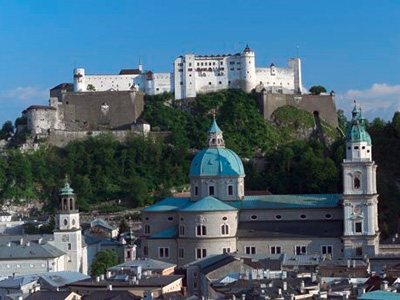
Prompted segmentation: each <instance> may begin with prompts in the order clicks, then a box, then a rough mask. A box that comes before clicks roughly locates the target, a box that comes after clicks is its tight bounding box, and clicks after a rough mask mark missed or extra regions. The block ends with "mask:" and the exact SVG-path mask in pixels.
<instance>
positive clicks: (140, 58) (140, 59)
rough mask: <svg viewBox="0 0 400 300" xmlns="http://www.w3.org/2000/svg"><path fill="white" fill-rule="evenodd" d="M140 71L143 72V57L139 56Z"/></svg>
mask: <svg viewBox="0 0 400 300" xmlns="http://www.w3.org/2000/svg"><path fill="white" fill-rule="evenodd" d="M138 69H139V71H140V72H143V63H142V57H140V56H139V66H138Z"/></svg>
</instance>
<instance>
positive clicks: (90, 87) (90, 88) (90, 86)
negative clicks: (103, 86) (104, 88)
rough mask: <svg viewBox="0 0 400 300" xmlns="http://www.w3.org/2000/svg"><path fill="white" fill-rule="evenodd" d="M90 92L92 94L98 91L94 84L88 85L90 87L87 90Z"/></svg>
mask: <svg viewBox="0 0 400 300" xmlns="http://www.w3.org/2000/svg"><path fill="white" fill-rule="evenodd" d="M86 89H87V90H88V91H92V92H95V91H96V88H95V87H94V85H93V84H90V83H89V84H88V86H87V88H86Z"/></svg>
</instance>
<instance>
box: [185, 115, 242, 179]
mask: <svg viewBox="0 0 400 300" xmlns="http://www.w3.org/2000/svg"><path fill="white" fill-rule="evenodd" d="M207 135H208V138H207V146H208V147H207V148H206V149H203V150H201V151H200V152H199V153H197V154H196V156H195V157H194V159H193V160H192V164H191V166H190V173H189V176H190V177H192V176H196V177H197V176H207V177H212V176H243V177H244V176H245V173H244V168H243V163H242V160H241V159H240V157H239V156H238V155H237V154H236V153H235V152H233V151H232V150H230V149H226V148H225V142H224V139H223V136H222V130H221V129H220V128H219V126H218V124H217V122H216V120H215V118H214V119H213V122H212V125H211V127H210V129H209V130H208V132H207Z"/></svg>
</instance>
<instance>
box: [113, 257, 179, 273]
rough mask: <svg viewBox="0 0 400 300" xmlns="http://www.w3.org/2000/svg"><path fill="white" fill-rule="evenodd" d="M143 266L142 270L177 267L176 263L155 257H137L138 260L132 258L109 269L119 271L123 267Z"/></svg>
mask: <svg viewBox="0 0 400 300" xmlns="http://www.w3.org/2000/svg"><path fill="white" fill-rule="evenodd" d="M138 266H141V267H142V271H145V270H159V271H162V270H165V269H169V268H175V267H176V265H174V264H170V263H167V262H163V261H160V260H155V259H150V258H146V259H137V260H132V261H129V262H125V263H123V264H120V265H117V266H114V267H111V268H108V269H107V270H108V271H118V270H120V269H121V268H134V267H138Z"/></svg>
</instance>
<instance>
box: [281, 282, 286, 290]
mask: <svg viewBox="0 0 400 300" xmlns="http://www.w3.org/2000/svg"><path fill="white" fill-rule="evenodd" d="M282 289H283V290H284V291H286V290H287V282H286V281H283V282H282Z"/></svg>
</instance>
